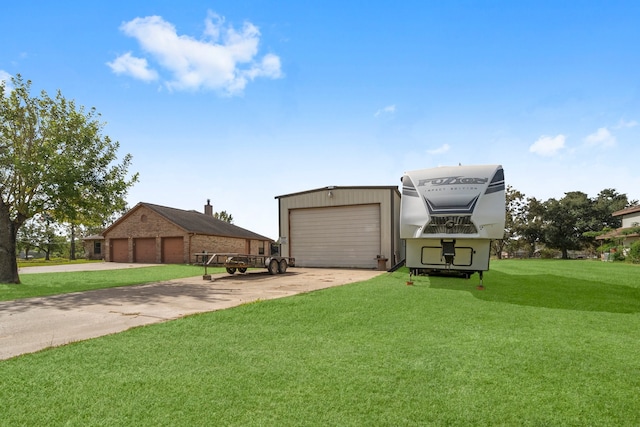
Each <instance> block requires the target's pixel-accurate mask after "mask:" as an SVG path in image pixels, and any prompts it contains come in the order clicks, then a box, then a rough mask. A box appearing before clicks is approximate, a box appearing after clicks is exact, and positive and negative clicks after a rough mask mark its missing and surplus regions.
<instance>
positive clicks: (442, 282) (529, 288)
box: [429, 271, 640, 313]
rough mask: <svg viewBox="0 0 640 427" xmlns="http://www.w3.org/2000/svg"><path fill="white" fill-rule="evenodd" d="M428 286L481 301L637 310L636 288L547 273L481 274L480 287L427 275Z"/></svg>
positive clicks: (474, 282) (639, 308)
mask: <svg viewBox="0 0 640 427" xmlns="http://www.w3.org/2000/svg"><path fill="white" fill-rule="evenodd" d="M429 279H430V287H431V288H435V289H448V290H458V291H467V292H470V293H471V294H472V295H473V296H474V297H476V298H478V299H481V300H484V301H494V302H503V303H509V304H518V305H524V306H531V307H547V308H557V309H563V310H579V311H600V312H609V313H638V312H640V288H632V287H628V286H621V285H612V284H608V283H601V282H595V281H591V280H581V279H570V278H566V277H562V276H555V275H551V274H539V275H511V274H506V273H502V272H499V271H490V272H488V273H487V274H485V278H484V287H485V289H484V290H478V289H477V288H476V285H477V280H474V279H477V277H476V276H472V278H471V279H470V280H465V279H457V278H451V277H430V278H429Z"/></svg>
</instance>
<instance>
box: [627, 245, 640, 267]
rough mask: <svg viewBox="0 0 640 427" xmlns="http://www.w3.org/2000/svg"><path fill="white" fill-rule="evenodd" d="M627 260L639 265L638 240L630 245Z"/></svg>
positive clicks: (639, 251)
mask: <svg viewBox="0 0 640 427" xmlns="http://www.w3.org/2000/svg"><path fill="white" fill-rule="evenodd" d="M628 257H629V260H630V261H631V262H632V263H634V264H639V263H640V240H636V241H635V242H633V243H632V244H631V247H630V248H629V253H628Z"/></svg>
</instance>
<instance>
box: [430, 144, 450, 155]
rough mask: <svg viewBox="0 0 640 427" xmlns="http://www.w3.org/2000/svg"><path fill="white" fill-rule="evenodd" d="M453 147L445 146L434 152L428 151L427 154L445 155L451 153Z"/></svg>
mask: <svg viewBox="0 0 640 427" xmlns="http://www.w3.org/2000/svg"><path fill="white" fill-rule="evenodd" d="M450 148H451V147H450V146H449V144H444V145H443V146H441V147H438V148H435V149H433V150H427V153H429V154H444V153H446V152H447V151H449V149H450Z"/></svg>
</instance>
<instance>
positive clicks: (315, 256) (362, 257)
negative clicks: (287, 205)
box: [289, 204, 380, 268]
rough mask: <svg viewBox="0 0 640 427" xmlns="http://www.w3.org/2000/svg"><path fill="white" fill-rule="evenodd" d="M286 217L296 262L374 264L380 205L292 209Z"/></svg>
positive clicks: (298, 263) (357, 265)
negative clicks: (287, 217)
mask: <svg viewBox="0 0 640 427" xmlns="http://www.w3.org/2000/svg"><path fill="white" fill-rule="evenodd" d="M289 221H290V222H289V223H290V226H291V237H290V242H289V244H290V245H291V246H290V251H291V256H293V257H295V259H296V265H299V266H301V267H355V268H376V266H377V261H376V256H377V255H379V254H380V205H378V204H372V205H355V206H341V207H329V208H312V209H295V210H291V211H290V217H289Z"/></svg>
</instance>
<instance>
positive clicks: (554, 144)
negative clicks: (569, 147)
mask: <svg viewBox="0 0 640 427" xmlns="http://www.w3.org/2000/svg"><path fill="white" fill-rule="evenodd" d="M566 139H567V138H566V137H565V136H564V135H562V134H560V135H556V136H553V137H552V136H547V135H542V136H541V137H540V138H538V140H537V141H536V142H534V143H533V145H531V147H529V151H530V152H532V153H536V154H538V155H540V156H547V157H551V156H554V155H555V154H556V153H557V152H558V151H560V150H561V149H562V148H564V142H565V140H566Z"/></svg>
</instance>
